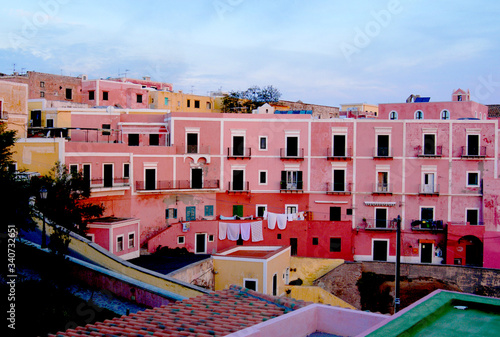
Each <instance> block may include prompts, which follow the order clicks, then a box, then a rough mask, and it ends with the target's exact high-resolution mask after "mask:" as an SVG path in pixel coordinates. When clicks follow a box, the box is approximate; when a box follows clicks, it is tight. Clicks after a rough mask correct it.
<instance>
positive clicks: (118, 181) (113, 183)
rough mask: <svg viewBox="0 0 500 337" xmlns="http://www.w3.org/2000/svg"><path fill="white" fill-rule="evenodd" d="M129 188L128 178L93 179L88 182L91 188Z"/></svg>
mask: <svg viewBox="0 0 500 337" xmlns="http://www.w3.org/2000/svg"><path fill="white" fill-rule="evenodd" d="M127 186H130V179H129V178H112V179H107V178H94V179H91V180H90V187H91V188H100V187H104V188H111V187H127Z"/></svg>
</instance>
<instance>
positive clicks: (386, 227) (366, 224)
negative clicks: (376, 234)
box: [357, 218, 397, 231]
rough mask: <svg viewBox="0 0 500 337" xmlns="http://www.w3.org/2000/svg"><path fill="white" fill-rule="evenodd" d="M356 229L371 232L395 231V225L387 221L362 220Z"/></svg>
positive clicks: (393, 222)
mask: <svg viewBox="0 0 500 337" xmlns="http://www.w3.org/2000/svg"><path fill="white" fill-rule="evenodd" d="M357 229H364V230H371V231H395V230H396V229H397V224H396V222H395V221H393V220H389V219H366V218H363V219H362V220H361V222H360V223H359V224H358V226H357Z"/></svg>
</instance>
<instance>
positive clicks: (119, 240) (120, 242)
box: [116, 235, 123, 252]
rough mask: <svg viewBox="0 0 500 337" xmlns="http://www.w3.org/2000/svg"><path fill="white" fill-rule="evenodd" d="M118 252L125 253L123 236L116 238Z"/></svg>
mask: <svg viewBox="0 0 500 337" xmlns="http://www.w3.org/2000/svg"><path fill="white" fill-rule="evenodd" d="M116 251H117V252H121V251H123V235H118V236H117V237H116Z"/></svg>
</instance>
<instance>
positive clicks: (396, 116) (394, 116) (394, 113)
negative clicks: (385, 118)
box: [389, 111, 398, 120]
mask: <svg viewBox="0 0 500 337" xmlns="http://www.w3.org/2000/svg"><path fill="white" fill-rule="evenodd" d="M389 119H392V120H395V119H398V113H397V112H396V111H391V112H390V113H389Z"/></svg>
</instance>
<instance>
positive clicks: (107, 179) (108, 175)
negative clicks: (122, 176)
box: [104, 164, 113, 187]
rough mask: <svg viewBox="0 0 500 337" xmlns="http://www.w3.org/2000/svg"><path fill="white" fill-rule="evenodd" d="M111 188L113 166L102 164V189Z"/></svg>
mask: <svg viewBox="0 0 500 337" xmlns="http://www.w3.org/2000/svg"><path fill="white" fill-rule="evenodd" d="M112 186H113V164H104V187H112Z"/></svg>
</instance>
